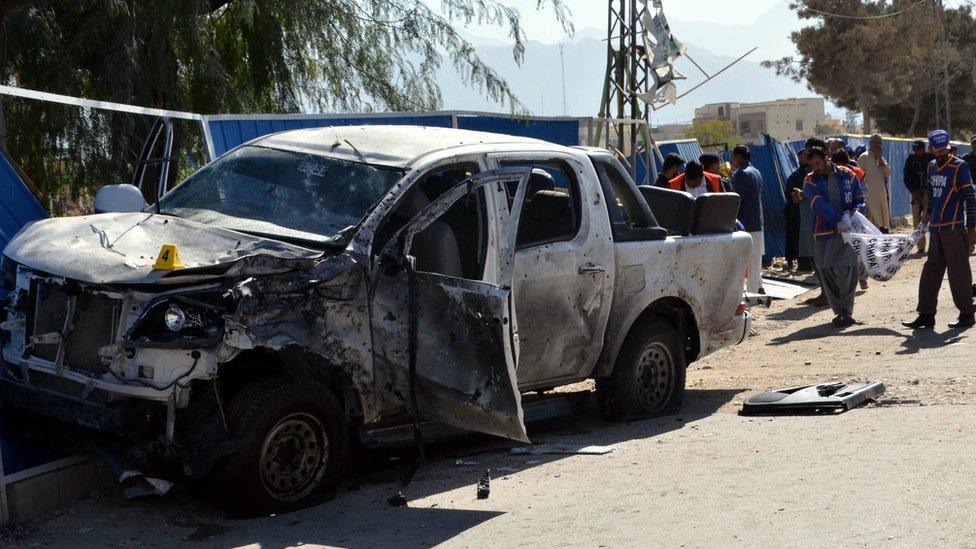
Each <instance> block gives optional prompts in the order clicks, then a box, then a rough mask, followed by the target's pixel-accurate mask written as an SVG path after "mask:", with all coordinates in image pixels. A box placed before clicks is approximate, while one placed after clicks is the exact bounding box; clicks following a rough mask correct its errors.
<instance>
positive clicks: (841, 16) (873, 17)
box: [782, 0, 926, 21]
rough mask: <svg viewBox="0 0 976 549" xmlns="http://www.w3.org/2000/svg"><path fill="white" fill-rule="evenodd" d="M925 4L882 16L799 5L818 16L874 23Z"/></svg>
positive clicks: (923, 0) (804, 3) (800, 2)
mask: <svg viewBox="0 0 976 549" xmlns="http://www.w3.org/2000/svg"><path fill="white" fill-rule="evenodd" d="M782 1H783V2H784V3H786V4H791V2H789V1H788V0H782ZM925 2H926V0H918V2H915V3H914V4H912V5H911V6H908V7H907V8H902V9H900V10H898V11H896V12H892V13H885V14H881V15H845V14H843V13H831V12H829V11H822V10H818V9H814V8H811V7H810V6H808V5H806V2H804V1H803V0H799V1H798V2H797V3H798V4H800V5H801V6H803V9H805V10H807V11H810V12H813V13H816V14H818V15H823V16H824V17H835V18H837V19H853V20H856V21H872V20H877V19H887V18H888V17H895V16H896V15H901V14H903V13H905V12H907V11H909V10H913V9H915V8H917V7H918V6H921V5H922V4H924V3H925Z"/></svg>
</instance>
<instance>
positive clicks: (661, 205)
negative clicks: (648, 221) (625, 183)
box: [637, 185, 695, 235]
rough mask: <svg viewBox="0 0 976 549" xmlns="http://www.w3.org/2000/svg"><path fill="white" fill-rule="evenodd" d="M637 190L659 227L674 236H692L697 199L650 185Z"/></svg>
mask: <svg viewBox="0 0 976 549" xmlns="http://www.w3.org/2000/svg"><path fill="white" fill-rule="evenodd" d="M637 188H638V189H639V190H640V193H641V196H643V197H644V200H646V201H647V205H648V206H650V207H651V211H652V212H654V217H655V218H656V219H657V223H658V225H660V226H661V227H664V228H665V229H667V230H668V232H669V233H671V234H673V235H688V234H691V228H692V226H693V225H694V222H695V199H694V198H693V197H692V196H691V195H690V194H688V193H686V192H684V191H672V190H671V189H662V188H660V187H651V186H650V185H641V186H639V187H637Z"/></svg>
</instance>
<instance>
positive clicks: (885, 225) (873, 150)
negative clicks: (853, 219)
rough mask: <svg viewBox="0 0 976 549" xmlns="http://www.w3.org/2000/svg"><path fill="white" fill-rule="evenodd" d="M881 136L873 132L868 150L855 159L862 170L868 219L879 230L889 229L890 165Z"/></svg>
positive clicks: (887, 230)
mask: <svg viewBox="0 0 976 549" xmlns="http://www.w3.org/2000/svg"><path fill="white" fill-rule="evenodd" d="M883 145H884V141H882V139H881V136H880V135H878V134H874V135H872V136H871V140H870V141H869V142H868V150H867V151H866V152H865V153H864V154H862V155H861V156H860V158H858V159H857V165H858V166H860V168H861V169H862V170H864V182H863V183H864V187H865V193H866V199H867V203H868V213H867V216H868V220H869V221H871V223H873V224H874V226H875V227H877V228H879V229H881V232H883V233H885V234H888V232H890V231H891V202H890V201H889V198H888V178H889V177H891V166H889V165H888V161H887V160H885V157H884V154H883V153H882V146H883Z"/></svg>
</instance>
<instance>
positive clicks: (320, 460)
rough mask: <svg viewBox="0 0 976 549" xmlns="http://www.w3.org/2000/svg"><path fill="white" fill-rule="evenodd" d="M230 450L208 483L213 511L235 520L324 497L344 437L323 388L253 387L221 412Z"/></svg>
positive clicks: (295, 384) (278, 382)
mask: <svg viewBox="0 0 976 549" xmlns="http://www.w3.org/2000/svg"><path fill="white" fill-rule="evenodd" d="M227 422H228V427H229V428H230V431H231V438H232V440H237V441H241V444H240V446H239V447H238V448H237V450H236V451H235V452H234V453H232V454H230V455H228V456H224V457H223V458H221V459H220V461H219V462H218V463H217V464H216V467H215V470H214V473H213V475H212V476H211V479H212V480H213V481H214V482H213V484H214V488H215V490H216V493H217V497H218V498H219V502H220V504H221V506H222V507H223V508H224V509H225V510H226V511H227V512H228V513H230V514H231V515H233V516H238V517H254V516H262V515H263V516H267V515H269V514H271V513H281V512H285V511H290V510H294V509H300V508H304V507H308V506H310V505H314V504H316V503H319V502H321V501H324V500H325V499H328V498H330V497H331V496H332V495H333V494H334V493H335V490H336V487H337V486H338V484H339V481H340V480H341V479H342V474H343V472H344V471H345V469H346V464H347V461H348V456H349V433H348V429H347V428H346V422H345V420H344V418H343V415H342V407H341V406H340V405H339V402H338V400H337V399H336V397H335V396H333V394H332V392H331V391H329V389H328V388H326V387H324V386H322V385H319V384H317V383H314V382H310V381H307V380H301V381H299V380H294V379H287V378H282V379H265V380H259V381H256V382H254V383H252V384H250V385H248V386H247V387H245V388H244V389H242V390H241V391H240V392H239V393H238V394H237V396H236V397H235V398H234V399H233V400H232V402H231V404H230V406H229V408H228V411H227Z"/></svg>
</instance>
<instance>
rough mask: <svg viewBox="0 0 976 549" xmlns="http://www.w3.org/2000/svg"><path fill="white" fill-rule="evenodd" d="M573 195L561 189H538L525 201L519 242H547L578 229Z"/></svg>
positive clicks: (520, 222)
mask: <svg viewBox="0 0 976 549" xmlns="http://www.w3.org/2000/svg"><path fill="white" fill-rule="evenodd" d="M572 200H573V199H572V197H571V196H569V195H568V194H566V193H565V192H561V191H538V192H536V193H535V194H534V195H532V198H531V199H530V200H526V201H525V207H524V208H522V217H521V219H520V220H519V234H518V242H519V244H529V243H533V242H546V241H549V240H552V239H554V238H558V237H561V236H564V235H567V234H572V233H573V232H575V230H576V216H575V212H574V211H573V203H572Z"/></svg>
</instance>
